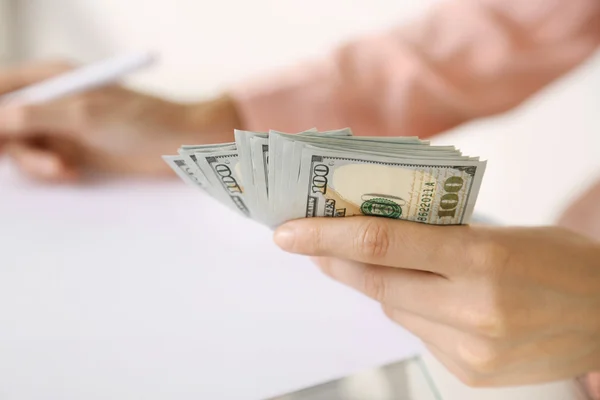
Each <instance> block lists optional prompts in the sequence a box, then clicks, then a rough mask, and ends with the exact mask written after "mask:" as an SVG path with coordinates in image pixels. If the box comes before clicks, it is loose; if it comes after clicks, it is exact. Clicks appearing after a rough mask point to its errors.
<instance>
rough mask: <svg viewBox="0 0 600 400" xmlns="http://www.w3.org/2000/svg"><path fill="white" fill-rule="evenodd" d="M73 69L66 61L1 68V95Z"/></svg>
mask: <svg viewBox="0 0 600 400" xmlns="http://www.w3.org/2000/svg"><path fill="white" fill-rule="evenodd" d="M71 69H72V65H71V64H70V63H68V62H64V61H49V62H38V63H32V64H27V65H21V66H13V67H8V68H2V69H0V95H2V94H7V93H10V92H13V91H15V90H19V89H22V88H24V87H26V86H29V85H32V84H34V83H37V82H40V81H43V80H45V79H48V78H52V77H54V76H56V75H59V74H62V73H63V72H67V71H69V70H71Z"/></svg>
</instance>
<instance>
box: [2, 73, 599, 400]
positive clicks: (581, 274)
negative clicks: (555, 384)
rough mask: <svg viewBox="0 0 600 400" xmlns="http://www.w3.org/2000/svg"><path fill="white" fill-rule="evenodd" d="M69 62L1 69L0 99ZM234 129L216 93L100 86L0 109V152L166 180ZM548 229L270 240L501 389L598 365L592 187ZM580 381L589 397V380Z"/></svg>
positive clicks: (451, 365)
mask: <svg viewBox="0 0 600 400" xmlns="http://www.w3.org/2000/svg"><path fill="white" fill-rule="evenodd" d="M71 68H72V66H71V65H68V64H64V63H42V64H32V65H29V66H25V67H20V68H18V69H7V70H3V71H0V94H3V93H8V92H11V91H13V90H16V89H19V88H21V87H24V86H27V85H30V84H32V83H35V82H38V81H40V80H43V79H46V78H48V77H51V76H54V75H56V74H59V73H62V72H64V71H67V70H69V69H71ZM235 128H242V129H243V121H240V118H239V116H238V114H237V111H236V107H235V104H234V102H233V101H232V100H231V99H230V98H228V97H227V96H223V97H220V98H216V99H213V100H209V101H205V102H199V103H192V104H181V103H176V102H171V101H167V100H164V99H160V98H157V97H153V96H149V95H146V94H142V93H139V92H135V91H131V90H128V89H125V88H123V87H121V86H112V87H105V88H100V89H97V90H94V91H91V92H88V93H84V94H81V95H77V96H71V97H69V98H64V99H61V100H59V101H56V102H50V103H45V104H43V105H35V106H26V105H17V106H11V107H6V106H4V107H0V153H4V155H5V156H8V157H10V158H11V159H12V161H14V162H15V163H16V164H17V166H18V167H20V169H21V170H22V171H23V172H24V173H25V174H27V175H28V176H30V177H32V178H34V179H39V180H42V181H52V182H72V181H75V180H78V179H82V178H84V176H85V175H86V174H87V173H88V172H102V173H114V174H120V175H122V174H132V175H145V176H163V175H164V176H172V175H173V173H172V171H171V170H170V169H169V168H168V167H167V166H166V164H165V163H164V162H163V161H162V160H161V158H160V156H161V155H163V154H168V153H173V152H174V151H175V150H176V149H177V148H178V147H179V146H180V145H181V144H197V143H215V142H226V141H232V140H233V134H232V133H233V130H234V129H235ZM0 155H1V154H0ZM558 225H559V227H539V228H489V227H480V226H470V227H464V226H463V227H435V226H426V225H422V224H416V223H409V222H402V221H393V220H386V219H381V218H366V217H356V218H346V219H307V220H300V221H292V222H290V223H288V224H285V225H283V226H282V227H281V228H280V229H279V230H278V231H277V232H276V234H275V241H276V243H277V244H279V245H280V246H281V247H282V248H283V249H285V250H287V251H290V252H294V253H299V254H306V255H310V256H313V257H314V260H315V262H316V263H317V264H318V265H319V266H320V268H321V269H322V270H323V271H324V272H325V273H326V274H327V275H328V276H330V277H332V278H333V279H335V280H337V281H339V282H341V283H343V284H345V285H348V286H350V287H352V288H354V289H356V290H359V291H361V292H363V293H365V294H366V295H368V296H370V297H372V298H374V299H375V300H377V301H379V302H380V303H381V304H382V307H383V310H384V312H385V313H386V314H387V315H388V316H389V317H390V318H391V319H392V320H394V321H395V322H397V323H399V324H400V325H402V326H404V327H405V328H407V329H408V330H410V331H412V332H413V333H415V334H416V335H417V336H418V337H420V338H421V339H422V340H423V341H424V342H425V343H426V344H427V346H428V347H429V348H430V350H431V351H432V352H433V354H434V355H436V357H438V359H440V361H442V362H443V363H444V364H445V365H446V366H447V367H448V369H449V370H450V371H451V372H452V373H454V374H455V375H456V376H457V377H459V378H460V379H461V380H462V381H464V382H466V383H467V384H469V385H471V386H505V385H514V384H531V383H536V382H544V381H549V380H554V379H561V378H571V377H574V376H579V375H582V374H585V373H586V372H588V371H593V370H600V320H599V318H600V248H599V244H598V243H600V242H599V240H600V182H599V183H598V184H596V185H595V186H593V187H591V188H590V189H589V190H588V191H587V192H585V193H584V194H583V195H582V196H581V197H579V198H578V199H577V200H576V201H575V202H573V203H572V205H571V206H570V207H569V208H568V209H567V210H566V211H565V213H564V214H563V215H562V217H561V218H560V220H559V223H558ZM587 378H588V379H587V380H586V382H587V385H588V388H589V390H590V392H591V393H594V394H595V395H597V396H598V397H597V398H598V399H600V374H593V373H592V374H588V375H587Z"/></svg>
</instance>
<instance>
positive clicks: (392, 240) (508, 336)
mask: <svg viewBox="0 0 600 400" xmlns="http://www.w3.org/2000/svg"><path fill="white" fill-rule="evenodd" d="M275 242H276V243H277V244H278V245H279V246H280V247H281V248H282V249H283V250H286V251H289V252H292V253H296V254H302V255H308V256H312V257H313V259H314V260H315V262H316V263H317V265H318V266H319V267H320V268H321V269H322V271H323V272H324V273H325V274H326V275H328V276H329V277H331V278H333V279H335V280H336V281H339V282H341V283H343V284H345V285H347V286H349V287H350V288H353V289H355V290H358V291H360V292H362V293H364V294H366V295H367V296H369V297H371V298H372V299H374V300H376V301H377V302H379V303H381V304H382V307H383V310H384V312H385V314H386V315H387V316H388V317H389V318H391V319H392V320H393V321H395V322H397V323H398V324H400V325H402V326H403V327H404V328H406V329H408V330H409V331H410V332H412V333H413V334H415V335H416V336H418V337H419V338H420V339H422V340H423V342H424V343H425V345H426V346H427V347H428V349H429V350H430V352H431V353H432V354H433V355H434V356H436V357H437V358H438V359H439V360H440V361H441V362H442V363H443V364H444V365H445V366H446V367H447V368H448V369H449V370H450V371H451V372H452V373H453V374H454V375H456V376H457V377H458V378H459V379H460V380H461V381H463V382H464V383H466V384H468V385H470V386H479V387H491V386H513V385H524V384H527V385H530V384H536V383H542V382H548V381H554V380H562V379H571V378H573V377H576V376H579V375H581V374H584V373H586V372H588V371H594V370H600V245H599V244H598V242H595V241H593V240H591V239H588V238H586V237H583V236H579V235H578V234H575V233H573V232H571V231H567V230H564V229H562V228H554V227H550V228H545V227H544V228H489V227H480V226H443V227H440V226H428V225H425V224H416V223H408V222H405V221H398V220H393V219H390V218H374V217H359V218H311V219H299V220H295V221H291V222H288V223H286V224H283V225H282V226H281V227H279V229H278V230H277V231H276V232H275Z"/></svg>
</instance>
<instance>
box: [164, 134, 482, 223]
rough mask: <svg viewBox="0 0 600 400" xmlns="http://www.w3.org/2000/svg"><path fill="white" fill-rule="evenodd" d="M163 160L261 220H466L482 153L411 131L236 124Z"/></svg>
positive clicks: (191, 181) (193, 182)
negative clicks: (224, 134) (225, 136)
mask: <svg viewBox="0 0 600 400" xmlns="http://www.w3.org/2000/svg"><path fill="white" fill-rule="evenodd" d="M178 153H179V155H176V156H164V160H165V161H166V162H167V163H168V164H169V165H170V166H171V168H173V170H174V171H175V172H176V173H177V174H178V175H179V176H180V177H181V178H182V179H183V180H184V181H185V182H187V183H189V184H191V185H193V186H195V187H198V188H200V189H201V190H203V191H205V192H206V193H208V194H209V195H210V196H212V197H214V198H215V199H216V200H217V201H220V202H222V203H223V204H225V205H227V206H229V207H231V208H232V209H233V210H235V211H236V212H239V213H242V214H243V215H245V216H247V217H249V218H252V219H254V220H256V221H258V222H260V223H262V224H264V225H266V226H268V227H270V228H275V227H277V226H278V225H280V224H282V223H283V222H286V221H288V220H292V219H297V218H308V217H350V216H359V215H367V216H380V217H388V218H395V219H402V220H408V221H415V222H422V223H426V224H436V225H458V224H466V223H468V222H469V220H470V218H471V215H472V213H473V208H474V206H475V201H476V199H477V194H478V192H479V188H480V186H481V180H482V178H483V174H484V172H485V166H486V163H485V161H480V160H479V158H477V157H468V156H463V155H462V154H461V152H460V151H459V150H457V149H455V148H454V147H453V146H432V145H430V143H429V142H428V141H423V140H420V139H419V138H417V137H372V136H369V137H362V136H361V137H358V136H353V135H352V131H351V130H350V129H341V130H336V131H328V132H318V131H317V130H316V129H312V130H309V131H306V132H302V133H297V134H287V133H283V132H278V131H270V132H268V133H258V132H247V131H235V142H232V143H223V144H211V145H198V146H194V145H191V146H190V145H187V146H182V147H181V148H180V149H179V151H178Z"/></svg>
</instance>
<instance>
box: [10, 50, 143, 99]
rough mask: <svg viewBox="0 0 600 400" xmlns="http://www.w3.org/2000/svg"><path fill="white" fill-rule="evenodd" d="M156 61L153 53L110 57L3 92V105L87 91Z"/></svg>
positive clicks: (55, 97)
mask: <svg viewBox="0 0 600 400" xmlns="http://www.w3.org/2000/svg"><path fill="white" fill-rule="evenodd" d="M154 61H155V58H154V56H153V55H152V54H150V53H138V54H129V55H124V56H117V57H113V58H109V59H107V60H103V61H99V62H96V63H92V64H90V65H87V66H83V67H81V68H78V69H75V70H73V71H69V72H66V73H64V74H61V75H58V76H56V77H53V78H50V79H47V80H45V81H42V82H39V83H36V84H33V85H31V86H28V87H25V88H23V89H20V90H17V91H14V92H12V93H8V94H6V95H4V96H0V105H6V104H14V103H26V104H36V103H43V102H46V101H51V100H55V99H57V98H60V97H64V96H68V95H73V94H77V93H81V92H85V91H88V90H90V89H94V88H97V87H101V86H104V85H107V84H109V83H112V82H115V81H118V80H119V79H121V78H122V77H124V76H125V75H128V74H130V73H132V72H134V71H137V70H139V69H141V68H144V67H147V66H149V65H151V64H152V63H153V62H154Z"/></svg>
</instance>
